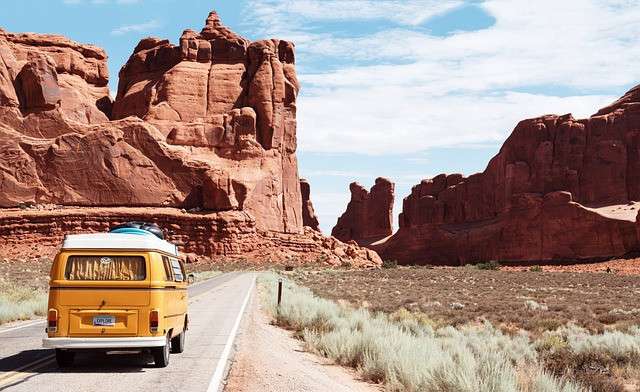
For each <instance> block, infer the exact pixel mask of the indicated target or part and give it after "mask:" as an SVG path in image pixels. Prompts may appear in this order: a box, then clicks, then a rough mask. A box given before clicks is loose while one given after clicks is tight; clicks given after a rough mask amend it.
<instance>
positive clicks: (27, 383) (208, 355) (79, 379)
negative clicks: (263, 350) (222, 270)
mask: <svg viewBox="0 0 640 392" xmlns="http://www.w3.org/2000/svg"><path fill="white" fill-rule="evenodd" d="M253 285H254V277H253V275H251V274H240V273H230V274H223V275H220V276H216V277H215V278H213V279H210V280H207V281H205V282H202V283H199V284H196V285H192V286H190V287H189V297H190V301H189V321H190V323H189V330H188V331H187V336H186V348H185V351H184V352H183V353H182V354H171V358H170V363H169V366H168V367H166V368H154V367H153V359H152V358H151V356H150V355H142V354H140V353H128V354H95V353H82V354H78V355H77V356H76V360H75V365H74V366H73V367H71V368H67V369H58V367H57V366H56V363H55V358H54V352H53V350H49V349H44V348H42V338H43V337H44V336H45V333H44V328H45V323H44V321H43V320H38V321H33V322H28V323H24V324H20V325H18V326H16V327H9V328H0V391H12V392H13V391H16V392H17V391H56V392H59V391H78V392H80V391H100V392H105V391H113V392H122V391H159V390H162V391H163V392H164V391H209V392H213V391H216V390H217V389H218V388H219V386H220V385H219V384H220V382H221V381H222V379H223V378H224V373H225V369H226V367H227V365H228V360H229V354H230V352H231V346H232V343H233V340H234V338H235V334H236V332H237V329H238V324H239V322H240V319H241V315H242V312H243V310H244V307H245V305H246V302H247V300H248V298H249V297H250V291H251V289H252V287H253Z"/></svg>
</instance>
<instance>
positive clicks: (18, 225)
mask: <svg viewBox="0 0 640 392" xmlns="http://www.w3.org/2000/svg"><path fill="white" fill-rule="evenodd" d="M48 207H49V208H43V209H39V208H27V209H24V210H18V209H13V210H5V211H3V213H2V214H0V257H9V258H16V257H18V258H35V257H38V258H39V257H53V256H54V255H55V253H56V251H57V250H58V247H59V246H60V243H61V242H62V240H63V238H64V235H65V234H70V233H86V232H105V231H107V230H109V228H110V227H112V226H113V225H116V224H119V223H124V222H129V221H140V220H144V221H148V222H154V223H157V224H158V225H159V226H160V227H162V228H163V229H164V232H165V235H166V238H167V239H168V240H169V241H171V242H172V243H174V244H176V245H178V247H179V248H180V252H181V254H182V256H184V257H185V258H186V260H187V261H196V260H198V259H201V258H203V257H204V258H210V257H211V256H215V260H216V261H220V260H225V259H226V260H243V261H245V262H248V263H256V264H260V263H280V264H286V265H302V264H319V265H327V266H341V265H350V266H354V267H361V268H370V267H376V266H378V265H380V264H381V263H382V261H381V259H380V257H379V256H378V255H377V254H376V253H375V252H374V251H372V250H369V249H366V248H361V247H359V246H356V245H353V244H345V243H342V242H340V241H338V240H336V239H335V238H332V237H325V236H323V235H322V234H320V233H318V232H316V231H314V230H312V229H311V228H308V227H305V230H304V231H303V232H302V233H282V232H276V231H261V230H257V229H256V221H255V219H254V218H253V217H252V216H251V215H250V214H248V213H246V212H242V211H228V212H219V213H208V214H202V213H200V212H193V213H190V212H183V211H180V210H176V209H175V208H170V207H127V208H123V207H59V206H58V207H56V206H48Z"/></svg>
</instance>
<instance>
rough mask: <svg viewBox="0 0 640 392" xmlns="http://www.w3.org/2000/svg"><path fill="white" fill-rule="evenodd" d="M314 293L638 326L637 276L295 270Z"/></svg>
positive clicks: (451, 313) (482, 314) (367, 302)
mask: <svg viewBox="0 0 640 392" xmlns="http://www.w3.org/2000/svg"><path fill="white" fill-rule="evenodd" d="M291 277H292V279H294V280H295V281H296V282H298V283H299V284H301V285H304V286H306V287H309V288H311V289H312V290H313V291H314V292H315V293H316V294H318V295H320V296H323V297H325V298H330V299H333V300H346V301H348V302H350V303H351V304H353V305H355V306H362V307H365V308H368V309H371V310H374V311H376V310H381V311H385V312H387V313H392V312H395V311H397V310H398V309H402V308H404V309H407V310H409V311H411V312H420V313H424V314H425V315H426V316H427V317H429V318H430V319H431V320H433V321H434V322H435V323H436V325H442V326H444V325H463V324H467V323H470V322H482V321H483V320H488V321H490V322H491V323H492V324H493V325H496V326H499V327H500V328H502V329H503V330H505V331H508V330H514V331H517V330H519V329H524V330H527V331H530V332H533V333H534V334H540V333H542V332H544V331H547V330H555V329H556V328H558V327H560V326H563V325H566V324H567V323H569V322H571V323H574V324H576V325H577V326H580V327H585V328H587V329H588V330H590V331H591V332H603V331H605V330H609V329H619V330H625V329H626V328H628V327H629V326H631V325H638V324H640V305H638V303H637V298H638V295H639V294H640V276H620V275H614V274H606V273H553V272H530V271H522V272H508V271H493V270H478V269H476V268H425V267H398V268H391V269H381V270H373V271H359V270H328V269H327V270H311V269H300V270H296V271H294V273H293V274H292V275H291Z"/></svg>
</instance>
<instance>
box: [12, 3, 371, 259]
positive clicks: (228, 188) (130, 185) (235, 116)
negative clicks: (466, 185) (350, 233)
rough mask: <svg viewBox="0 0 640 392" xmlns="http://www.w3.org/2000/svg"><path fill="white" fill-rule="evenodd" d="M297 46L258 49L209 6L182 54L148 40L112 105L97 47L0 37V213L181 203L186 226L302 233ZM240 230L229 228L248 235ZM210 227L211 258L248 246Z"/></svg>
mask: <svg viewBox="0 0 640 392" xmlns="http://www.w3.org/2000/svg"><path fill="white" fill-rule="evenodd" d="M293 50H294V47H293V44H292V43H290V42H286V41H280V40H265V41H257V42H249V41H248V40H246V39H244V38H242V37H240V36H239V35H237V34H235V33H233V32H232V31H230V30H229V29H228V28H226V27H224V26H223V25H222V24H221V22H220V20H219V18H218V16H217V14H216V13H215V12H212V13H211V14H210V15H209V17H208V18H207V21H206V25H205V27H204V28H203V29H202V31H201V32H200V33H195V32H193V31H191V30H185V32H184V33H183V34H182V37H181V38H180V45H179V46H174V45H171V44H170V43H169V41H168V40H160V39H157V38H145V39H143V40H141V41H140V42H139V43H138V45H137V46H136V48H135V49H134V51H133V54H132V55H131V57H130V58H129V60H128V61H127V63H126V64H125V66H123V67H122V69H121V70H120V80H119V84H118V94H117V97H116V100H115V102H113V103H112V102H111V99H110V98H109V91H108V87H107V82H108V72H107V66H106V59H107V56H106V54H105V53H104V51H102V50H101V49H99V48H96V47H93V46H90V45H82V44H78V43H76V42H73V41H70V40H68V39H67V38H64V37H61V36H55V35H40V34H12V33H7V32H5V31H3V30H0V208H4V209H5V210H0V218H2V216H3V214H4V213H5V211H8V210H6V209H10V208H14V207H17V206H21V205H32V204H57V205H63V206H76V207H77V206H86V207H119V206H120V207H128V208H137V207H162V208H173V209H174V212H175V211H177V213H176V214H177V215H176V214H174V215H172V216H180V219H179V220H180V221H181V222H182V221H184V219H183V218H184V217H183V216H182V215H180V214H179V211H180V209H183V208H185V209H195V210H199V211H202V212H201V214H203V215H207V214H214V215H212V217H211V219H213V220H216V222H217V219H218V218H216V216H215V214H223V213H236V212H237V213H241V214H246V215H247V216H249V217H250V220H251V222H252V223H251V225H250V227H251V228H250V231H251V230H253V235H255V236H264V235H265V234H264V233H267V232H269V231H273V232H274V233H279V234H282V235H292V236H294V237H295V236H304V235H305V231H304V228H303V213H302V204H303V203H302V197H301V192H300V184H299V181H298V167H297V158H296V155H295V152H296V97H297V94H298V89H299V86H298V82H297V78H296V73H295V65H294V53H293ZM99 210H100V209H99V208H98V209H97V210H96V211H99ZM150 211H151V210H147V213H148V214H149V216H147V217H146V218H147V219H150V220H153V219H155V218H154V216H153V214H152V213H151V212H150ZM67 212H68V211H67ZM131 214H134V215H135V214H137V213H131ZM89 215H90V213H86V215H81V216H80V217H78V220H81V219H83V217H84V216H87V217H88V216H89ZM125 215H126V214H125ZM119 216H120V215H118V216H110V215H108V214H107V215H105V216H104V221H105V222H106V221H108V219H109V218H113V219H115V220H119V219H120V218H119ZM136 216H138V218H143V216H139V215H136ZM191 218H193V217H190V218H188V219H191ZM25 219H27V218H25ZM28 219H34V220H35V221H37V220H38V219H40V218H39V217H37V216H32V215H28ZM28 219H27V220H28ZM43 219H46V218H43ZM52 219H53V218H52ZM55 219H58V218H55ZM176 219H178V218H176ZM194 219H195V218H194ZM78 220H76V221H78ZM73 221H74V219H71V220H70V222H73ZM23 222H24V221H23ZM168 222H169V221H167V222H164V223H168ZM234 222H235V221H234ZM34 224H35V223H34ZM185 225H186V224H185ZM208 225H209V224H208ZM233 225H234V224H233V223H230V224H228V226H229V227H230V229H229V230H230V232H234V230H240V231H242V230H244V229H241V228H234V227H233ZM0 226H1V225H0ZM187 226H188V225H187ZM210 226H211V225H210ZM214 226H215V225H214ZM11 227H14V228H15V226H11ZM27 227H35V226H33V225H29V224H27ZM60 227H65V228H67V226H65V224H61V225H60ZM96 227H98V226H96ZM100 227H101V226H100ZM188 227H191V226H188ZM194 227H195V226H194ZM247 227H248V226H247ZM1 230H2V227H0V231H1ZM194 230H200V229H199V228H194ZM203 230H204V231H203V232H202V233H204V234H203V235H205V236H208V234H206V233H212V234H211V235H212V239H210V240H209V242H212V243H213V244H214V245H211V246H210V247H205V248H198V250H197V251H198V252H204V253H205V254H224V253H225V252H226V251H227V250H228V249H227V248H228V246H232V247H233V246H236V245H237V244H236V245H227V242H225V241H227V240H228V243H231V244H235V241H236V240H237V241H244V240H243V239H236V238H235V237H233V236H232V235H230V236H227V237H225V238H227V240H225V241H223V240H221V239H220V238H218V237H216V235H214V234H213V233H214V231H212V230H217V229H216V228H215V227H214V228H212V229H211V230H210V229H203ZM187 232H188V230H185V231H184V233H185V235H187V234H186V233H187ZM25 238H28V236H27V237H25ZM29 238H30V237H29ZM194 238H200V237H198V236H195V237H194ZM249 242H251V241H249ZM291 243H292V244H295V243H296V242H295V241H292V242H291ZM314 243H315V244H316V245H318V241H316V242H314ZM216 244H217V245H216ZM343 245H344V244H343ZM216 246H218V247H220V246H221V247H224V248H225V249H226V250H225V251H224V252H221V251H220V250H219V249H217V248H215V247H216ZM291 246H292V247H295V246H294V245H291ZM318 246H319V245H318ZM341 246H342V245H341ZM345 246H346V245H345ZM251 247H252V249H254V250H256V249H262V248H265V247H266V245H264V243H261V242H256V241H253V243H252V245H251ZM185 248H189V246H187V245H185ZM285 250H286V249H285ZM362 252H364V253H362ZM362 252H360V253H359V254H360V255H364V256H365V258H366V259H367V260H369V261H370V257H369V256H368V254H369V253H368V252H369V251H365V250H362ZM338 261H340V259H338ZM343 261H345V262H349V261H348V260H343ZM378 261H379V260H378Z"/></svg>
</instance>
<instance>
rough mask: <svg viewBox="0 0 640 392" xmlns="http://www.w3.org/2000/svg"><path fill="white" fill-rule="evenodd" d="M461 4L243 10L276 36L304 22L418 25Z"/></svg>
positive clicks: (380, 2)
mask: <svg viewBox="0 0 640 392" xmlns="http://www.w3.org/2000/svg"><path fill="white" fill-rule="evenodd" d="M461 4H463V1H462V0H254V1H251V2H250V3H249V4H248V5H247V8H248V9H249V10H250V13H251V15H252V16H253V17H254V18H255V19H257V20H258V21H260V22H261V23H262V24H263V26H262V27H263V30H265V31H267V32H275V33H278V32H280V31H283V30H291V27H292V24H291V23H294V24H295V26H297V27H300V26H302V25H303V24H304V20H312V21H318V20H323V21H346V20H375V19H379V20H389V21H392V22H395V23H399V24H405V25H418V24H421V23H423V22H424V21H425V20H427V19H429V18H430V17H432V16H434V15H438V14H441V13H443V12H446V11H448V10H451V9H453V8H455V7H457V6H460V5H461ZM282 15H284V16H285V18H282V17H281V16H282ZM288 16H295V19H294V18H288Z"/></svg>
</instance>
